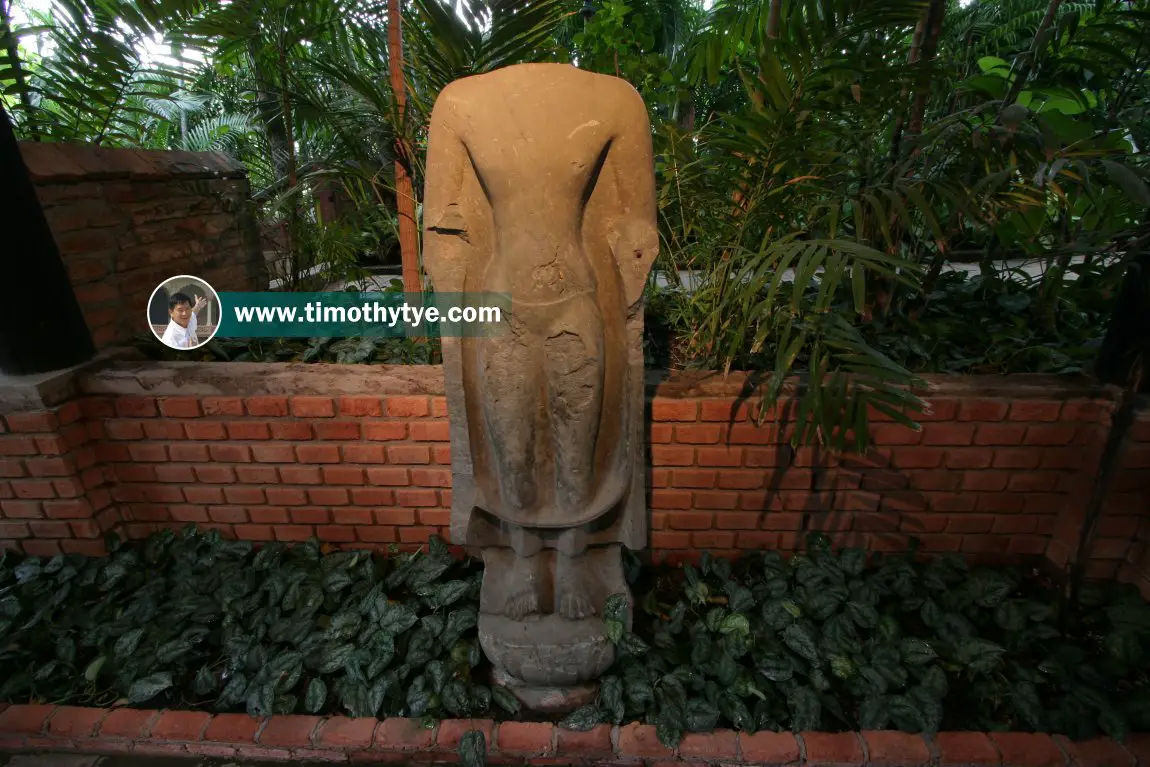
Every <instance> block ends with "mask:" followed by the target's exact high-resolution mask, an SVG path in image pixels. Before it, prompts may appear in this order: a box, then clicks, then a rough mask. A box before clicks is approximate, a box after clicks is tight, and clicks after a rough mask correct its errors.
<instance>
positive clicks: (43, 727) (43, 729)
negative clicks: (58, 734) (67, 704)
mask: <svg viewBox="0 0 1150 767" xmlns="http://www.w3.org/2000/svg"><path fill="white" fill-rule="evenodd" d="M59 712H60V706H56V707H55V708H53V709H52V711H51V713H49V714H48V716H46V717H44V720H43V721H42V722H40V729H39V730H37V731H36V734H37V735H47V734H48V727H49V726H50V725H51V724H52V719H54V718H55V716H56V714H58V713H59Z"/></svg>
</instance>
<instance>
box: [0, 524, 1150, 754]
mask: <svg viewBox="0 0 1150 767" xmlns="http://www.w3.org/2000/svg"><path fill="white" fill-rule="evenodd" d="M108 549H109V554H108V555H107V556H105V557H99V558H87V557H84V556H79V555H58V556H55V557H50V558H40V557H31V556H29V557H25V556H20V555H17V554H13V553H11V552H7V553H4V554H0V639H3V640H4V642H3V646H2V648H0V700H3V701H11V702H20V703H26V702H45V701H51V702H53V703H61V702H69V703H74V704H88V705H95V706H101V705H104V706H106V705H109V704H110V703H111V702H113V701H117V700H125V701H126V702H127V703H128V704H129V705H136V706H156V705H161V706H163V707H166V708H190V709H206V710H211V711H218V712H230V711H246V712H248V713H249V714H251V715H253V716H265V715H269V714H286V713H295V712H308V713H312V714H336V713H339V714H346V715H350V716H367V717H388V716H407V717H416V718H420V717H423V718H427V719H439V718H448V717H450V718H469V717H488V718H491V717H498V718H500V719H514V718H516V717H518V716H520V711H519V703H518V701H517V700H516V698H515V697H514V696H513V695H512V694H511V693H510V692H509V691H507V689H506V688H504V687H501V686H498V685H492V684H490V683H489V682H487V681H485V675H486V674H487V673H488V672H487V671H486V670H485V669H484V660H483V655H482V652H481V649H480V646H479V639H478V636H477V634H476V625H477V623H476V622H477V618H478V600H479V590H480V582H481V578H482V571H481V569H480V567H479V564H478V563H477V562H476V561H474V560H470V559H458V558H456V557H455V556H453V555H452V553H451V552H450V550H449V549H448V547H447V546H446V545H445V544H444V543H443V542H442V541H441V540H439V539H438V538H433V539H432V540H431V541H430V542H429V544H428V545H427V546H426V547H423V548H421V549H420V550H419V551H417V552H414V553H404V554H397V553H392V554H391V555H388V556H378V555H375V554H372V553H371V552H367V551H339V550H335V549H333V548H332V547H328V546H326V545H323V544H321V543H320V542H319V541H317V540H315V539H311V540H309V541H306V542H302V543H299V544H297V545H295V546H291V547H289V546H287V545H285V544H283V543H265V544H263V545H262V546H260V547H258V549H257V547H255V546H253V544H252V543H250V542H247V541H227V540H224V539H223V538H222V537H221V536H220V534H219V532H218V531H211V532H199V531H197V530H196V529H195V528H194V526H188V527H187V528H185V529H184V530H183V531H181V532H173V531H171V530H162V531H159V532H156V533H154V534H153V535H151V536H149V537H148V538H147V539H146V540H144V541H138V542H135V543H131V544H121V543H120V541H119V540H118V539H117V538H116V537H115V536H110V537H109V538H108ZM625 564H626V572H627V576H628V581H629V582H630V584H631V590H632V593H633V595H634V596H633V603H634V628H633V631H628V630H627V628H626V627H627V621H626V620H625V617H626V616H625V613H626V610H627V600H626V598H625V597H624V596H623V595H616V596H614V597H612V598H610V599H609V600H608V601H607V604H606V606H605V609H604V616H603V617H604V623H605V627H606V631H607V634H608V636H609V638H610V639H611V641H613V642H615V643H616V646H617V660H616V662H615V665H614V666H613V668H612V669H611V670H610V671H609V672H608V674H607V675H606V676H605V677H604V678H603V680H602V684H601V688H600V692H599V695H598V699H597V701H596V702H595V703H594V704H593V705H591V706H588V707H586V708H584V709H580V710H578V711H576V712H575V713H573V714H572V715H570V716H569V717H568V718H567V719H566V720H565V721H564V722H563V723H562V724H563V726H566V727H569V728H572V729H586V728H588V727H590V726H593V725H595V724H599V723H601V722H610V723H625V722H630V721H642V722H645V723H648V724H653V725H655V726H656V727H657V730H658V735H659V737H660V739H662V740H663V742H664V743H666V744H668V745H672V746H673V745H674V744H676V743H677V742H678V741H679V739H680V737H681V736H682V735H683V734H685V733H687V732H707V731H710V730H712V729H714V728H716V727H733V728H735V729H738V730H742V731H746V732H754V731H758V730H784V729H788V730H795V731H811V730H815V731H818V730H824V731H835V730H848V731H850V730H858V729H886V728H893V729H901V730H904V731H908V732H927V733H930V732H934V731H937V730H939V729H940V728H945V729H968V728H969V729H974V730H979V731H999V730H1004V729H1005V730H1031V731H1041V732H1061V733H1065V734H1068V735H1070V736H1071V737H1073V738H1090V737H1094V736H1096V735H1098V734H1100V733H1104V734H1107V735H1110V736H1112V737H1116V738H1122V737H1123V736H1124V735H1125V733H1126V732H1127V731H1128V730H1131V729H1133V730H1142V729H1145V727H1146V726H1148V725H1150V720H1148V718H1147V717H1148V712H1150V705H1148V704H1150V697H1148V694H1147V693H1148V691H1150V686H1147V684H1146V681H1147V679H1146V672H1147V670H1148V666H1147V658H1148V657H1150V656H1148V655H1147V650H1148V649H1150V644H1148V643H1150V606H1148V605H1147V604H1146V602H1145V601H1144V600H1142V598H1141V597H1140V596H1139V594H1138V590H1137V588H1136V587H1134V586H1131V585H1129V584H1126V585H1120V584H1090V585H1088V586H1087V587H1086V588H1084V590H1083V593H1082V600H1081V606H1080V607H1067V606H1064V605H1063V604H1062V602H1061V600H1060V599H1059V595H1058V594H1057V592H1056V591H1054V590H1053V589H1051V588H1050V587H1049V586H1046V585H1043V584H1042V583H1041V582H1039V581H1036V580H1035V579H1034V578H1033V576H1032V575H1029V574H1028V573H1027V572H1026V571H1024V570H1020V569H1010V568H990V567H975V568H971V567H969V566H968V565H966V564H965V563H964V562H963V560H962V559H961V558H959V557H957V556H953V555H951V556H943V557H937V558H933V559H930V560H925V561H924V559H923V558H922V557H920V556H918V555H917V553H916V551H915V549H914V547H913V546H912V547H911V548H910V549H909V550H908V551H905V552H900V553H894V554H877V553H875V554H871V555H869V556H868V554H867V553H866V552H865V551H863V550H861V549H851V548H847V549H841V550H838V551H835V550H832V548H831V546H830V544H829V541H828V540H827V539H826V538H825V537H822V536H818V535H815V536H812V537H811V539H810V541H809V542H808V547H807V550H806V551H805V553H802V554H796V555H794V556H792V557H791V558H790V559H789V560H787V559H784V558H783V557H782V556H781V555H780V554H779V553H778V552H775V551H763V552H749V553H747V554H746V555H745V556H743V557H742V558H740V559H739V560H738V561H735V562H731V561H728V560H724V559H717V558H712V557H710V556H709V555H707V554H703V555H702V558H701V561H700V563H699V566H698V567H697V568H696V567H693V566H689V565H688V566H684V567H683V568H682V569H681V570H675V569H665V568H652V567H644V566H642V565H641V564H640V563H639V562H638V560H637V559H635V558H634V557H632V556H628V557H627V559H626V562H625ZM479 747H480V744H478V743H471V744H470V745H469V748H474V749H478V748H479Z"/></svg>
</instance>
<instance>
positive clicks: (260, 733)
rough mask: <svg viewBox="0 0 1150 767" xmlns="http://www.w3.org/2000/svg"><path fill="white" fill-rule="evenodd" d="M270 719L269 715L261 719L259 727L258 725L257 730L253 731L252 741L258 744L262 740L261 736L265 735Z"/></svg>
mask: <svg viewBox="0 0 1150 767" xmlns="http://www.w3.org/2000/svg"><path fill="white" fill-rule="evenodd" d="M270 721H271V717H267V716H265V717H264V718H263V719H261V720H260V724H259V726H258V727H256V731H255V732H254V733H252V743H256V744H258V743H259V742H260V738H261V737H263V734H264V730H265V729H267V726H268V722H270Z"/></svg>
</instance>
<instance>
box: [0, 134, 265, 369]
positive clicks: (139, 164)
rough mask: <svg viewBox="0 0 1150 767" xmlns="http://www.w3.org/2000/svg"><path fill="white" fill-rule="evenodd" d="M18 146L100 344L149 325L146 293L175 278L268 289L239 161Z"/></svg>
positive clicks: (204, 155) (130, 151) (207, 156)
mask: <svg viewBox="0 0 1150 767" xmlns="http://www.w3.org/2000/svg"><path fill="white" fill-rule="evenodd" d="M20 149H21V152H22V154H23V156H24V162H25V163H26V164H27V165H28V170H29V171H30V172H31V174H32V180H33V182H34V183H35V184H36V192H37V194H38V195H39V197H40V203H41V204H42V205H43V207H44V212H45V213H46V214H47V217H48V223H49V224H50V226H51V227H52V232H53V234H54V235H55V236H56V244H57V245H58V246H59V248H60V254H61V256H62V257H63V259H64V264H65V266H66V267H67V269H68V275H69V277H70V278H71V281H72V287H73V289H74V290H75V292H76V298H77V299H78V300H79V302H80V307H81V309H83V311H84V316H85V318H86V319H87V321H88V327H89V329H90V330H91V331H92V337H93V340H94V341H95V342H96V346H97V348H100V349H104V348H108V347H110V346H111V345H113V344H115V343H118V342H125V341H129V340H131V339H132V337H133V336H135V335H136V334H138V333H146V332H148V324H147V310H148V299H149V297H151V295H152V291H153V290H155V288H156V286H157V285H158V284H160V283H161V282H162V281H164V280H165V279H167V278H169V277H174V276H176V275H179V274H191V275H195V276H197V277H202V278H204V279H205V280H207V281H208V282H209V283H210V284H211V285H212V286H213V287H214V288H215V289H216V290H236V291H245V290H265V289H266V288H267V284H268V282H267V277H266V275H265V268H264V261H263V255H262V253H261V252H260V248H259V231H258V227H257V226H256V223H255V218H254V215H253V211H252V208H251V202H250V200H249V198H250V192H249V189H248V182H247V177H246V171H245V169H244V167H243V165H242V164H240V163H238V162H236V161H234V160H232V159H230V158H228V157H226V156H225V155H222V154H216V153H195V152H162V151H143V150H137V149H106V148H103V147H94V146H89V145H87V144H57V143H35V142H26V143H22V144H21V145H20ZM11 287H17V286H11ZM18 287H19V289H29V290H34V289H35V286H31V285H24V286H18Z"/></svg>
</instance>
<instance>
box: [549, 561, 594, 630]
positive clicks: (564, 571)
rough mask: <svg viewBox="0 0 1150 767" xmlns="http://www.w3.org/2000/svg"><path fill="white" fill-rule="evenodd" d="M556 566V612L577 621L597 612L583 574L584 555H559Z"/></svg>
mask: <svg viewBox="0 0 1150 767" xmlns="http://www.w3.org/2000/svg"><path fill="white" fill-rule="evenodd" d="M557 559H558V561H557V562H556V568H555V612H557V613H559V615H561V616H563V617H564V618H566V619H568V620H572V621H577V620H580V619H582V618H587V617H589V616H591V615H594V614H595V608H594V606H593V605H592V604H591V599H590V597H589V593H590V590H589V589H588V588H587V583H586V581H585V579H584V576H583V571H582V568H583V567H584V566H586V565H585V562H584V560H583V559H582V557H569V556H566V555H564V554H559V555H558V558H557Z"/></svg>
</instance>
